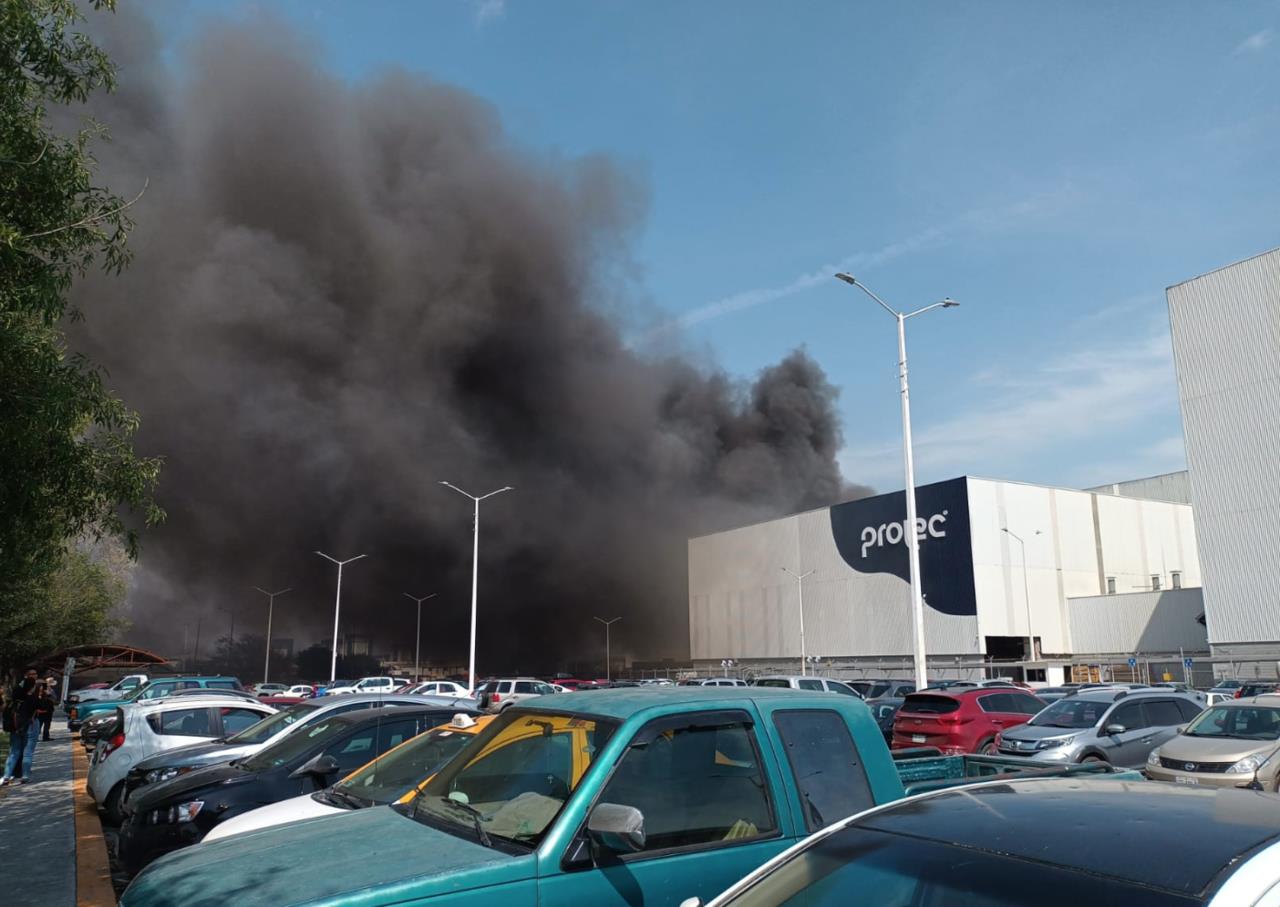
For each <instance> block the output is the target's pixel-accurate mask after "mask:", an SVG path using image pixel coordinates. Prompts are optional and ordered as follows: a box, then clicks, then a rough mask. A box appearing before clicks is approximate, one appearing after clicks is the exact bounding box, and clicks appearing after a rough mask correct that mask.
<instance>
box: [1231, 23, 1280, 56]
mask: <svg viewBox="0 0 1280 907" xmlns="http://www.w3.org/2000/svg"><path fill="white" fill-rule="evenodd" d="M1275 36H1276V33H1275V31H1274V30H1273V29H1270V28H1264V29H1263V30H1262V31H1257V32H1254V33H1253V34H1251V35H1250V36H1249V37H1247V38H1245V39H1244V40H1243V41H1241V42H1240V43H1239V44H1237V45H1236V49H1235V53H1237V54H1256V53H1258V52H1259V51H1261V50H1265V49H1266V47H1267V45H1269V44H1270V43H1271V42H1272V40H1273V39H1274V38H1275Z"/></svg>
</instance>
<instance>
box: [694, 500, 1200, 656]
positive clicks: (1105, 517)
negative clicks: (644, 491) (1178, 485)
mask: <svg viewBox="0 0 1280 907" xmlns="http://www.w3.org/2000/svg"><path fill="white" fill-rule="evenodd" d="M967 486H968V497H969V518H970V532H971V535H972V548H973V565H974V585H975V594H976V599H977V605H978V614H977V617H976V618H974V617H956V616H950V615H945V614H939V613H937V612H934V611H932V610H928V609H927V610H926V620H925V635H926V645H927V647H928V650H929V651H930V653H935V654H941V655H971V654H978V653H981V652H983V651H984V649H985V640H984V638H983V637H985V636H1026V635H1027V606H1026V603H1027V601H1028V599H1027V597H1026V596H1025V594H1024V586H1023V572H1022V560H1021V550H1020V548H1019V546H1018V544H1017V542H1015V541H1014V540H1013V539H1012V538H1010V537H1009V535H1008V534H1006V533H1004V532H1002V531H1001V528H1002V527H1005V526H1007V527H1008V528H1009V529H1010V530H1012V531H1013V532H1015V533H1017V534H1019V535H1021V536H1022V537H1023V538H1024V539H1025V540H1026V553H1027V576H1026V580H1027V582H1026V585H1027V587H1028V588H1029V590H1030V603H1031V626H1032V630H1033V631H1034V634H1035V635H1036V636H1037V637H1039V638H1040V639H1041V650H1042V651H1043V652H1044V653H1046V654H1050V653H1055V654H1058V653H1060V654H1066V653H1071V652H1084V651H1089V650H1085V649H1081V648H1080V647H1079V646H1078V645H1074V646H1073V644H1072V640H1071V637H1070V620H1069V614H1068V608H1067V599H1068V598H1073V597H1080V596H1089V595H1100V594H1102V593H1105V592H1106V579H1107V577H1114V578H1115V580H1116V591H1117V592H1121V593H1124V592H1134V591H1137V590H1138V589H1141V588H1146V587H1149V585H1150V583H1151V577H1152V576H1153V575H1160V576H1161V585H1162V586H1164V587H1166V588H1168V587H1169V586H1170V585H1171V584H1172V582H1171V574H1172V572H1173V571H1178V572H1179V573H1180V574H1181V580H1182V584H1183V585H1184V586H1186V587H1193V586H1198V585H1199V584H1200V568H1199V561H1198V558H1197V554H1196V537H1195V527H1194V522H1193V519H1192V515H1191V507H1190V506H1188V505H1186V504H1177V503H1169V502H1162V501H1144V500H1139V499H1135V498H1123V497H1115V496H1113V495H1096V494H1090V493H1088V492H1083V491H1074V490H1071V489H1063V488H1049V487H1045V486H1040V485H1027V484H1022V483H1018V482H1001V481H995V480H991V479H976V478H969V479H967ZM1037 530H1039V533H1040V534H1039V535H1037V534H1036V532H1037ZM784 566H786V567H789V568H790V569H792V570H795V571H797V572H800V573H803V572H805V571H807V570H814V571H815V572H814V574H813V575H812V576H810V577H809V578H808V579H806V580H805V587H804V590H805V637H806V642H807V645H806V650H807V652H808V654H810V655H822V656H853V657H859V656H867V657H896V656H902V655H905V654H907V653H908V652H909V651H910V616H909V615H910V597H909V588H908V586H907V584H906V583H905V582H903V581H902V580H900V579H898V578H897V577H895V576H891V575H888V574H863V573H858V572H857V571H855V570H853V569H852V568H851V567H849V566H848V564H846V563H845V562H844V560H843V559H842V558H841V557H840V553H839V551H838V550H837V549H836V545H835V541H834V539H833V537H832V532H831V515H830V511H829V510H827V509H822V510H814V511H810V512H808V513H802V514H798V515H796V516H790V517H785V518H783V519H779V520H772V521H769V522H766V523H758V524H756V525H753V526H746V527H743V528H740V529H734V530H730V531H728V532H721V533H716V534H714V535H708V536H702V537H700V538H695V539H691V540H690V541H689V594H690V600H689V638H690V649H691V655H692V657H693V658H694V659H697V660H703V659H720V658H776V657H785V658H791V657H798V656H799V654H800V641H799V608H798V602H797V594H796V582H795V580H794V579H792V578H791V577H789V576H787V575H786V574H785V573H783V572H782V569H781V568H782V567H784ZM1122 650H1123V649H1122V648H1117V649H1114V650H1113V649H1108V650H1106V651H1122Z"/></svg>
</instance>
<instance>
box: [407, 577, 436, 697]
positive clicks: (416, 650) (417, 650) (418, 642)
mask: <svg viewBox="0 0 1280 907" xmlns="http://www.w3.org/2000/svg"><path fill="white" fill-rule="evenodd" d="M400 594H401V595H403V596H404V597H405V598H407V599H409V601H411V602H417V603H418V635H417V636H415V637H414V645H413V679H414V680H420V679H421V677H420V676H419V673H418V670H419V669H418V665H419V664H420V662H419V658H418V657H419V655H420V654H421V652H422V603H423V602H425V601H427V600H428V599H432V598H435V597H436V596H437V595H439V594H440V593H439V592H432V593H431V594H430V595H423V596H421V597H419V596H416V595H410V594H409V593H408V592H402V593H400Z"/></svg>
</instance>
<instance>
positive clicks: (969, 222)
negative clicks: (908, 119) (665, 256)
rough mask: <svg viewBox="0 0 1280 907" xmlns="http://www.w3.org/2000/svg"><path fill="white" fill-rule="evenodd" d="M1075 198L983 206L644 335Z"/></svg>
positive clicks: (988, 229)
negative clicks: (938, 224)
mask: <svg viewBox="0 0 1280 907" xmlns="http://www.w3.org/2000/svg"><path fill="white" fill-rule="evenodd" d="M1074 197H1075V191H1074V189H1073V188H1072V187H1070V186H1062V187H1059V188H1057V189H1055V190H1053V191H1051V192H1045V193H1041V194H1039V195H1035V196H1031V197H1028V198H1025V199H1022V200H1020V201H1017V202H1015V203H1013V204H1010V205H1004V206H1000V207H993V208H977V209H974V210H972V211H967V212H965V213H964V214H961V215H960V216H959V217H956V218H953V219H952V220H951V221H948V222H946V223H944V224H942V225H940V226H935V227H929V228H928V229H925V230H921V231H920V232H919V233H916V234H913V235H912V236H908V237H906V238H905V239H901V240H898V241H897V242H892V243H889V244H888V245H885V246H881V247H880V248H878V249H873V250H870V251H864V252H854V253H852V254H850V255H847V256H845V257H844V258H841V259H840V260H838V261H835V262H831V263H828V264H824V265H821V266H820V267H818V268H815V269H813V270H811V271H808V272H806V273H804V274H801V275H799V276H797V277H795V278H794V279H792V280H791V281H789V282H787V283H784V284H779V285H778V286H774V287H758V288H756V289H753V290H743V291H741V292H738V293H734V294H732V295H731V296H725V297H723V298H721V299H717V300H715V301H714V302H709V303H707V304H706V305H701V306H698V307H697V308H694V309H690V310H689V311H687V312H683V313H681V314H680V315H677V316H675V317H674V318H672V319H670V320H669V321H666V322H664V323H662V324H660V325H658V326H657V327H656V328H654V329H652V330H651V331H649V332H648V333H647V334H646V335H645V336H644V337H642V338H640V339H642V340H654V339H657V338H660V337H662V336H664V335H668V334H673V333H676V332H678V331H680V330H682V329H685V328H691V327H694V326H695V325H699V324H703V323H705V322H708V321H713V320H715V319H717V318H723V317H724V316H725V315H731V314H733V313H734V312H741V311H743V310H744V309H752V308H755V307H756V306H760V305H764V304H765V303H769V302H776V301H777V300H779V299H786V298H787V297H789V296H795V295H796V294H797V293H802V292H804V291H805V290H808V289H810V288H812V287H815V286H817V285H818V284H820V283H824V282H827V281H830V280H831V278H832V277H833V276H834V275H835V273H836V272H837V271H850V272H852V273H853V274H854V275H855V276H857V275H858V274H860V273H862V272H864V271H867V270H869V269H871V268H875V267H877V266H879V265H883V264H886V263H888V262H890V261H893V260H894V259H897V258H903V257H906V256H909V255H912V254H916V253H919V252H924V251H927V250H929V249H934V248H937V247H939V246H944V245H947V244H948V243H950V242H953V241H955V240H957V239H959V238H961V237H963V236H965V235H966V234H982V233H994V232H999V231H1002V230H1008V229H1010V228H1012V227H1014V226H1016V225H1018V224H1020V223H1023V222H1024V221H1026V220H1028V219H1032V218H1039V217H1047V216H1050V215H1052V214H1054V213H1056V212H1057V211H1059V210H1061V209H1062V208H1063V207H1064V206H1065V205H1066V204H1068V203H1069V202H1070V201H1071V200H1073V198H1074Z"/></svg>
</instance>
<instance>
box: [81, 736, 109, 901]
mask: <svg viewBox="0 0 1280 907" xmlns="http://www.w3.org/2000/svg"><path fill="white" fill-rule="evenodd" d="M71 746H72V752H71V795H72V797H74V799H75V814H76V907H115V904H116V892H115V889H114V888H112V887H111V861H110V859H109V858H108V857H107V842H106V840H105V839H104V838H103V837H102V822H101V820H99V818H98V807H97V806H96V805H95V804H94V802H93V798H92V797H90V796H89V792H88V791H87V790H85V781H86V779H87V778H88V777H89V758H88V756H86V755H85V752H84V747H82V746H81V745H80V741H79V740H75V739H73V740H72V742H71Z"/></svg>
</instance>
